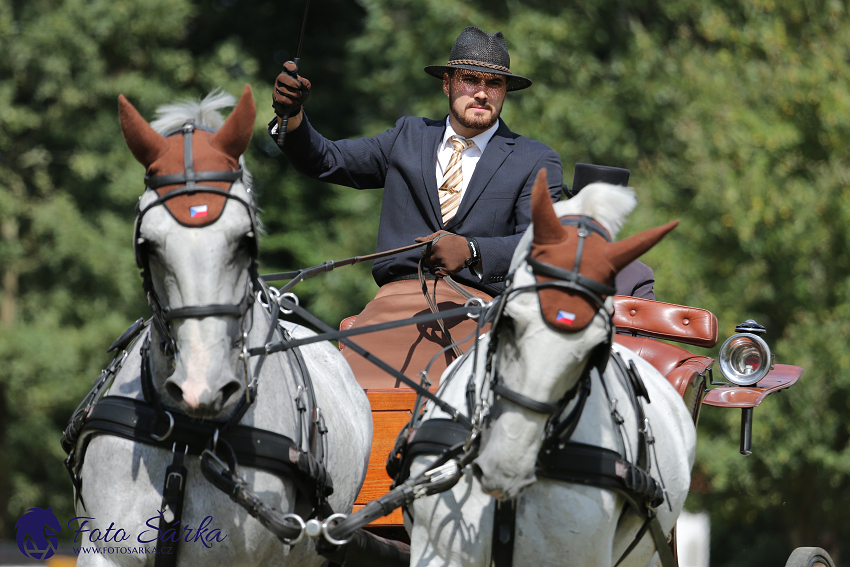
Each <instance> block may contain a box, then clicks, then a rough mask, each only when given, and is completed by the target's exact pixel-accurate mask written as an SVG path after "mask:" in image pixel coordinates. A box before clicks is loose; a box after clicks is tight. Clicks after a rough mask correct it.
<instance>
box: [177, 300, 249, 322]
mask: <svg viewBox="0 0 850 567" xmlns="http://www.w3.org/2000/svg"><path fill="white" fill-rule="evenodd" d="M246 297H249V296H246ZM247 305H248V302H247V301H246V302H243V304H242V305H241V306H240V305H222V304H212V305H192V306H189V307H178V308H177V309H163V314H162V317H163V319H165V320H166V321H171V320H173V319H190V318H191V319H203V318H204V317H212V316H218V315H224V316H232V317H241V316H242V315H244V314H245V311H246V309H245V308H246V307H247Z"/></svg>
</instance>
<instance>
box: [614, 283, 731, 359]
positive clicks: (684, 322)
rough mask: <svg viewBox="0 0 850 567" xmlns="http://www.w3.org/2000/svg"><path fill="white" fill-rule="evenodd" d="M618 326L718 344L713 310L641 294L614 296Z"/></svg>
mask: <svg viewBox="0 0 850 567" xmlns="http://www.w3.org/2000/svg"><path fill="white" fill-rule="evenodd" d="M614 324H615V325H617V329H618V330H625V331H632V332H636V333H639V334H641V335H646V336H650V337H655V338H657V339H664V340H670V341H676V342H679V343H685V344H688V345H694V346H699V347H704V348H711V347H713V346H714V345H716V344H717V317H715V316H714V314H713V313H712V312H711V311H708V310H706V309H699V308H698V307H686V306H684V305H675V304H673V303H663V302H661V301H652V300H651V299H641V298H639V297H627V296H624V295H617V296H614Z"/></svg>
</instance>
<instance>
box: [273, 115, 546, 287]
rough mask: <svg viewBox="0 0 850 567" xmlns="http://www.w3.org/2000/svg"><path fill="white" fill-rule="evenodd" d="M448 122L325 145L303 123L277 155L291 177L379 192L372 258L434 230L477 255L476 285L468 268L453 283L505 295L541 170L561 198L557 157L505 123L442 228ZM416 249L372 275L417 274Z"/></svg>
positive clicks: (399, 127)
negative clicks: (466, 241)
mask: <svg viewBox="0 0 850 567" xmlns="http://www.w3.org/2000/svg"><path fill="white" fill-rule="evenodd" d="M445 129H446V120H445V118H444V119H443V120H430V119H428V118H415V117H403V118H401V119H399V120H398V122H396V125H395V127H393V128H390V129H389V130H387V131H386V132H383V133H381V134H378V135H377V136H373V137H371V138H359V139H356V140H339V141H335V142H334V141H331V140H327V139H326V138H324V137H323V136H322V135H321V134H319V133H318V132H317V131H316V130H315V129H314V128H313V127H312V126H311V125H310V123H309V121H308V120H307V116H306V115H305V116H304V119H303V120H302V122H301V124H300V125H299V127H298V128H296V129H295V130H293V131H292V132H289V133H288V134H287V135H286V143H285V144H284V148H283V152H284V154H285V155H286V157H287V158H288V159H289V161H290V163H291V164H292V165H293V167H295V169H296V170H297V171H299V172H300V173H303V174H305V175H308V176H310V177H312V178H314V179H319V180H321V181H327V182H329V183H335V184H337V185H345V186H348V187H354V188H355V189H376V188H381V187H383V188H384V195H383V203H382V205H381V220H380V226H379V227H378V246H377V250H378V252H382V251H385V250H392V249H394V248H400V247H402V246H406V245H408V244H413V243H414V239H415V238H417V237H420V236H428V235H430V234H432V233H434V232H437V231H438V230H441V229H445V230H447V231H449V232H452V233H455V234H460V235H462V236H466V237H474V238H475V239H476V241H477V242H478V245H479V247H480V249H481V258H482V265H481V270H482V273H483V277H482V279H481V280H479V279H478V277H477V276H476V275H475V274H473V273H472V272H471V271H470V270H469V269H468V268H466V269H463V270H462V271H461V272H459V273H458V274H457V275H455V276H454V278H455V279H457V280H458V281H460V282H461V283H464V284H467V285H470V286H473V287H477V288H480V289H482V290H484V291H487V292H488V293H490V294H498V293H501V292H502V291H503V290H504V278H505V275H506V274H507V271H508V267H509V266H510V261H511V256H512V255H513V252H514V249H515V248H516V245H517V244H518V243H519V239H520V237H521V236H522V233H523V232H525V229H526V228H527V227H528V225H529V224H530V223H531V208H530V202H531V188H532V186H533V185H534V179H535V177H536V175H537V172H538V171H539V170H540V169H541V168H546V172H547V181H548V184H549V192H550V194H551V195H552V200H553V201H557V200H558V199H559V198H560V194H561V188H562V185H563V180H562V177H563V172H562V170H561V160H560V158H559V157H558V154H557V153H556V152H555V151H554V150H552V149H551V148H549V147H547V146H546V145H544V144H542V143H540V142H537V141H534V140H530V139H528V138H525V137H523V136H520V135H518V134H514V133H513V132H511V131H510V130H509V129H508V127H507V126H506V125H505V123H504V122H502V121H501V120H500V121H499V127H498V129H497V130H496V133H495V134H494V135H493V137H492V138H491V140H490V142H489V143H488V144H487V147H486V148H485V150H484V153H483V154H482V155H481V158H480V159H479V161H478V164H477V165H476V167H475V172H474V174H473V175H472V178H471V179H470V180H469V184H468V185H467V188H466V191H465V193H464V195H463V200H462V201H461V204H460V208H459V209H458V211H457V214H456V215H455V217H454V218H452V219H451V220H450V221H449V222H448V224H446V225H445V226H443V222H442V214H441V213H440V201H439V197H438V195H437V178H436V173H435V170H436V164H437V147H438V145H439V143H440V141H441V140H442V138H443V134H444V133H445ZM420 256H421V253H420V251H419V250H418V249H414V250H412V251H410V252H407V253H404V254H397V255H395V256H390V257H387V258H382V259H379V260H376V261H375V264H374V266H373V267H372V275H373V276H374V277H375V281H376V282H377V283H378V285H384V284H386V283H389V282H391V281H393V280H396V279H399V278H402V277H404V276H408V277H409V276H411V275H412V274H415V273H416V270H417V263H418V261H419V258H420Z"/></svg>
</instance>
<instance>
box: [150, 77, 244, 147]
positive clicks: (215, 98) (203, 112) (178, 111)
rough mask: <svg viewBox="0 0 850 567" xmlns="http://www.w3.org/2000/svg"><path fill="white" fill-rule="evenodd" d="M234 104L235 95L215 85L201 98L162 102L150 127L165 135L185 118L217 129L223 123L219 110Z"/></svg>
mask: <svg viewBox="0 0 850 567" xmlns="http://www.w3.org/2000/svg"><path fill="white" fill-rule="evenodd" d="M235 104H236V97H235V96H233V95H232V94H230V93H228V92H224V91H223V90H222V89H221V87H217V88H215V89H213V90H212V91H210V93H209V94H208V95H207V96H205V97H204V99H203V100H197V99H196V100H193V99H189V98H186V99H182V100H178V101H176V102H173V103H171V104H163V105H162V106H160V107H159V108H157V109H156V120H154V121H153V122H151V128H153V129H154V130H156V131H157V132H159V133H160V134H162V135H163V136H165V135H166V134H169V133H171V132H174V131H175V130H179V129H180V128H181V127H182V126H183V124H184V123H185V122H186V121H187V120H194V121H195V124H196V125H197V126H203V127H204V128H209V129H210V130H218V129H219V128H221V127H222V126H223V125H224V116H222V115H221V112H219V111H220V110H221V109H223V108H229V107H231V106H234V105H235Z"/></svg>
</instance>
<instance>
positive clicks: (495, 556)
mask: <svg viewBox="0 0 850 567" xmlns="http://www.w3.org/2000/svg"><path fill="white" fill-rule="evenodd" d="M516 504H517V501H516V499H514V500H506V501H501V500H496V506H495V507H494V509H493V535H492V537H491V538H490V567H512V566H513V564H514V541H515V540H516Z"/></svg>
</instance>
